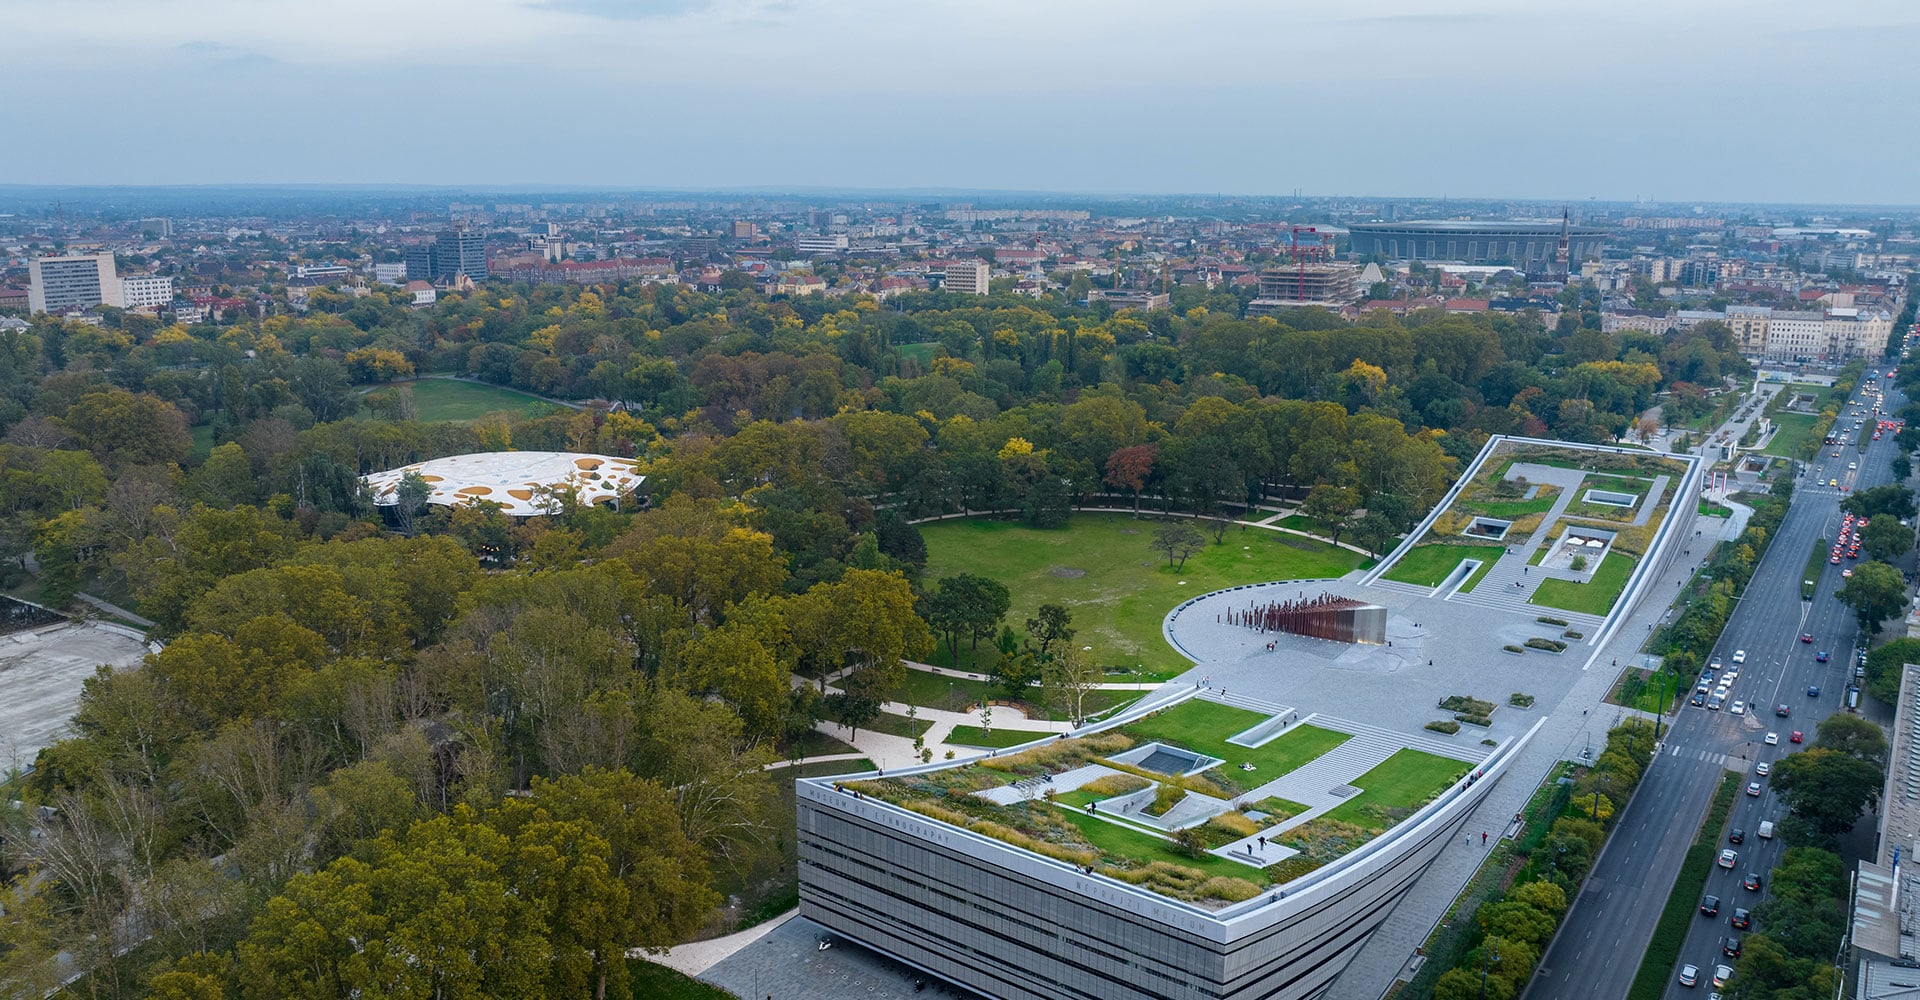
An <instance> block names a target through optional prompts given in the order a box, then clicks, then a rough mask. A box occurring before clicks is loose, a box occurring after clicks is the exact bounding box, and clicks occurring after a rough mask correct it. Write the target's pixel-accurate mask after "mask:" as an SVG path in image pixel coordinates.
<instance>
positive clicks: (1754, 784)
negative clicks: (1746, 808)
mask: <svg viewBox="0 0 1920 1000" xmlns="http://www.w3.org/2000/svg"><path fill="white" fill-rule="evenodd" d="M1747 794H1748V795H1751V796H1753V797H1754V798H1756V799H1757V798H1759V797H1760V783H1759V782H1758V781H1749V782H1747Z"/></svg>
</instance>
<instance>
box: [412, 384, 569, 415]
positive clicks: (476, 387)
mask: <svg viewBox="0 0 1920 1000" xmlns="http://www.w3.org/2000/svg"><path fill="white" fill-rule="evenodd" d="M401 386H404V387H406V388H407V389H408V390H410V391H411V392H412V393H413V408H414V414H415V419H417V420H420V421H421V422H423V423H438V422H441V421H460V420H478V419H479V418H481V417H484V416H486V415H487V414H489V413H493V412H495V411H498V410H506V411H508V412H510V413H512V414H514V415H515V416H527V417H534V416H539V415H540V414H543V413H551V412H553V411H554V410H555V409H558V407H556V406H554V405H553V404H552V403H548V402H544V401H542V400H539V399H535V398H534V397H532V396H529V395H527V394H526V393H524V392H519V391H516V390H513V389H508V388H504V387H502V386H497V385H482V384H480V383H477V382H456V381H454V380H452V379H444V378H423V379H416V380H413V381H410V382H392V383H388V384H387V385H384V386H381V387H379V388H377V389H375V390H374V391H375V392H382V391H388V390H391V389H394V388H397V387H401Z"/></svg>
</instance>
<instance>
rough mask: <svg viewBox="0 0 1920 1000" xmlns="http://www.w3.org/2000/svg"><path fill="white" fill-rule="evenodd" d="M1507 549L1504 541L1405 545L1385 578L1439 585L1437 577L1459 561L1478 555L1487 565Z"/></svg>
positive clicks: (1475, 557) (1484, 566) (1451, 568)
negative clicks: (1498, 542) (1486, 543)
mask: <svg viewBox="0 0 1920 1000" xmlns="http://www.w3.org/2000/svg"><path fill="white" fill-rule="evenodd" d="M1506 551H1507V548H1506V546H1504V545H1448V544H1446V543H1444V542H1443V543H1437V544H1435V543H1429V544H1424V545H1416V546H1414V547H1413V548H1411V549H1408V550H1407V554H1406V555H1404V556H1401V557H1400V561H1399V562H1396V563H1394V564H1393V568H1392V569H1390V570H1387V572H1386V578H1387V579H1389V580H1398V581H1400V582H1401V583H1411V584H1414V585H1416V586H1420V587H1438V586H1440V581H1442V580H1445V579H1446V578H1447V574H1449V573H1452V572H1453V571H1454V570H1455V569H1458V568H1459V566H1460V563H1461V562H1462V561H1464V560H1467V559H1478V560H1480V563H1481V568H1482V569H1487V568H1491V567H1492V566H1493V563H1494V560H1496V559H1499V558H1500V556H1501V555H1503V554H1504V553H1505V552H1506Z"/></svg>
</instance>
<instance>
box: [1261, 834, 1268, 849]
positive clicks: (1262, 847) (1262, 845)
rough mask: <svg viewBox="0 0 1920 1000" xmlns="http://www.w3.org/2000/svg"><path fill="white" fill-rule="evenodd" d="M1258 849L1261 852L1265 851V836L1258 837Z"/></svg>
mask: <svg viewBox="0 0 1920 1000" xmlns="http://www.w3.org/2000/svg"><path fill="white" fill-rule="evenodd" d="M1260 849H1261V850H1263V851H1264V850H1266V849H1267V838H1266V835H1265V834H1262V835H1261V837H1260Z"/></svg>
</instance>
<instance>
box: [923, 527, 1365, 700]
mask: <svg viewBox="0 0 1920 1000" xmlns="http://www.w3.org/2000/svg"><path fill="white" fill-rule="evenodd" d="M1155 523H1156V522H1154V521H1151V520H1144V519H1142V520H1136V519H1134V518H1132V517H1130V516H1128V515H1126V514H1077V515H1075V516H1074V517H1073V518H1072V520H1070V521H1069V522H1068V524H1067V527H1065V528H1058V529H1040V528H1030V527H1027V526H1026V525H1022V524H1018V523H1015V522H1011V521H991V520H980V519H971V520H956V521H942V522H938V523H932V524H923V525H921V526H920V533H921V535H922V537H924V538H925V539H926V543H927V569H926V574H925V576H926V579H927V580H928V581H930V582H931V581H937V580H939V579H940V578H941V577H943V576H952V575H954V574H956V573H974V574H977V575H979V576H985V577H990V578H992V579H995V580H998V581H1000V582H1001V583H1002V584H1005V585H1006V588H1007V590H1008V591H1010V592H1011V593H1012V595H1013V608H1012V610H1011V611H1010V612H1009V613H1008V615H1007V624H1008V625H1009V626H1011V627H1012V628H1013V630H1014V631H1015V632H1016V633H1023V632H1024V628H1023V625H1024V623H1025V622H1026V620H1027V619H1028V618H1030V617H1032V616H1033V614H1034V612H1035V611H1036V610H1037V609H1038V608H1039V607H1040V605H1042V604H1049V603H1052V604H1061V605H1065V606H1066V608H1067V610H1068V611H1070V612H1071V613H1072V614H1073V627H1074V628H1075V629H1077V630H1078V634H1076V635H1075V636H1074V639H1073V641H1074V642H1075V643H1076V644H1079V645H1083V646H1092V647H1093V653H1092V656H1093V658H1094V660H1095V661H1096V662H1098V663H1100V664H1103V665H1114V666H1126V667H1134V666H1136V665H1138V666H1139V668H1140V669H1141V670H1142V671H1143V672H1144V673H1146V674H1147V675H1148V677H1149V678H1150V679H1164V678H1166V677H1171V676H1173V675H1174V674H1177V673H1179V672H1181V671H1183V670H1186V669H1187V668H1188V667H1189V666H1191V665H1192V664H1190V663H1189V662H1188V661H1187V660H1186V658H1185V657H1182V656H1181V655H1180V654H1178V653H1176V652H1174V650H1173V648H1172V647H1171V646H1168V645H1167V643H1166V641H1165V640H1164V639H1162V638H1161V635H1160V623H1161V621H1162V620H1164V619H1165V618H1166V615H1167V612H1169V611H1171V610H1173V608H1174V606H1175V605H1177V604H1179V603H1180V602H1181V601H1184V600H1186V599H1187V598H1189V597H1197V596H1199V595H1201V594H1204V593H1206V592H1208V591H1210V590H1218V589H1220V588H1222V587H1229V586H1234V585H1237V584H1242V583H1261V582H1265V581H1268V580H1295V579H1312V578H1318V577H1337V576H1342V575H1344V574H1345V573H1347V572H1348V571H1349V570H1352V569H1354V568H1355V567H1357V566H1359V565H1360V562H1361V560H1362V558H1363V557H1362V556H1361V555H1360V554H1359V553H1357V552H1351V551H1349V550H1347V549H1342V548H1336V547H1334V546H1332V545H1328V544H1326V543H1324V542H1317V541H1314V540H1312V539H1308V538H1301V537H1298V536H1296V535H1285V534H1279V533H1276V532H1271V531H1264V530H1261V529H1259V528H1234V529H1229V530H1228V531H1227V536H1226V541H1225V542H1224V543H1223V544H1219V545H1215V544H1212V543H1211V542H1209V543H1208V544H1207V546H1206V547H1205V548H1203V549H1202V550H1201V551H1200V552H1199V553H1198V554H1196V555H1195V556H1193V557H1192V558H1191V559H1188V560H1187V564H1186V566H1185V568H1184V569H1180V570H1175V569H1173V568H1172V567H1169V566H1168V565H1167V558H1166V556H1165V555H1164V554H1163V553H1160V552H1157V551H1155V550H1154V548H1153V529H1154V525H1155ZM934 660H935V661H936V662H937V663H940V664H941V665H943V666H944V665H945V663H946V651H945V650H944V649H942V650H941V651H940V652H938V653H935V654H934ZM966 664H967V660H966V659H963V660H962V661H961V666H962V667H963V668H964V667H965V666H966Z"/></svg>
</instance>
